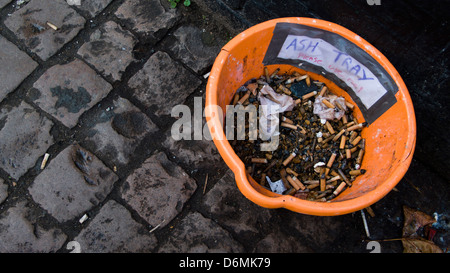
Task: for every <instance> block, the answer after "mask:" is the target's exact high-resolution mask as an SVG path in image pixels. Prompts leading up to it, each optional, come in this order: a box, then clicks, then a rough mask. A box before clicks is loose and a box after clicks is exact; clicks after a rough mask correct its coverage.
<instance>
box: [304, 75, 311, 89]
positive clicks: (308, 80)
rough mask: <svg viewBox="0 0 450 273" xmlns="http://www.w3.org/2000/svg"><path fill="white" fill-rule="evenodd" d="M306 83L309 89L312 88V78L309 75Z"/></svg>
mask: <svg viewBox="0 0 450 273" xmlns="http://www.w3.org/2000/svg"><path fill="white" fill-rule="evenodd" d="M305 81H306V85H307V86H308V87H310V86H311V78H310V77H309V75H307V76H306V79H305Z"/></svg>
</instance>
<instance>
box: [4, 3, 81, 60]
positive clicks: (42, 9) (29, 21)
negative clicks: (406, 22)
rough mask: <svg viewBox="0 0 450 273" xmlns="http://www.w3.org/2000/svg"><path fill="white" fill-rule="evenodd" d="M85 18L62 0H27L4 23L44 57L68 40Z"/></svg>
mask: <svg viewBox="0 0 450 273" xmlns="http://www.w3.org/2000/svg"><path fill="white" fill-rule="evenodd" d="M85 21H86V20H85V19H84V18H83V17H81V16H80V15H78V13H76V12H75V10H73V9H72V8H70V7H69V5H67V3H66V2H65V1H63V0H54V1H52V3H51V5H48V4H46V0H31V1H30V2H29V3H28V4H26V5H25V6H23V7H21V8H20V9H19V10H17V11H15V12H14V13H13V14H12V15H11V16H10V17H8V19H6V21H5V25H6V26H7V27H8V28H9V29H10V30H11V31H12V32H14V34H15V35H17V37H18V38H19V39H21V40H22V41H23V42H24V43H25V45H26V46H27V47H28V49H29V50H30V51H32V52H33V53H36V54H37V55H38V56H39V57H40V58H41V59H42V60H44V61H45V60H47V59H48V58H50V57H51V56H53V55H54V54H55V53H56V52H57V51H58V50H59V49H60V48H61V47H63V46H64V45H65V44H66V43H67V42H69V41H70V40H72V39H73V37H75V36H76V35H77V34H78V32H79V31H80V30H81V29H82V28H83V26H84V23H85ZM47 22H50V23H51V24H53V25H55V26H56V27H58V30H54V29H52V28H51V27H50V26H49V25H48V24H47Z"/></svg>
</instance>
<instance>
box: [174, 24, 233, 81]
mask: <svg viewBox="0 0 450 273" xmlns="http://www.w3.org/2000/svg"><path fill="white" fill-rule="evenodd" d="M170 37H173V39H174V40H175V41H173V42H170V41H168V42H167V45H168V47H169V50H170V51H171V52H173V54H174V55H175V56H176V58H178V59H180V60H181V61H182V62H183V63H184V64H186V65H187V66H189V67H190V68H191V69H192V70H194V71H195V72H197V73H199V72H204V70H205V69H206V68H207V67H209V66H212V64H213V63H214V60H215V59H216V57H217V55H218V54H219V52H220V49H221V46H220V45H224V44H225V42H224V41H219V39H218V38H217V37H214V34H213V33H210V32H207V31H205V30H204V29H203V30H202V29H200V28H198V27H195V26H188V25H184V26H181V27H180V28H178V29H177V30H176V31H175V32H174V33H173V35H172V36H170ZM169 40H170V38H169ZM219 44H220V45H219Z"/></svg>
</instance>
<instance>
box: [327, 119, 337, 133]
mask: <svg viewBox="0 0 450 273" xmlns="http://www.w3.org/2000/svg"><path fill="white" fill-rule="evenodd" d="M325 126H326V127H327V129H328V131H329V132H330V134H334V133H335V131H334V129H333V126H331V124H330V123H329V122H328V120H327V122H325Z"/></svg>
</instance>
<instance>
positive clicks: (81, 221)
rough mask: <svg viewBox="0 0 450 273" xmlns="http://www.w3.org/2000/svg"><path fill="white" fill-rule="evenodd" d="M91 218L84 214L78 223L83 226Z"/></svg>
mask: <svg viewBox="0 0 450 273" xmlns="http://www.w3.org/2000/svg"><path fill="white" fill-rule="evenodd" d="M88 218H89V217H88V216H87V214H84V215H83V217H81V218H80V220H78V222H79V223H80V224H83V223H84V222H85V221H86V220H87V219H88Z"/></svg>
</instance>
